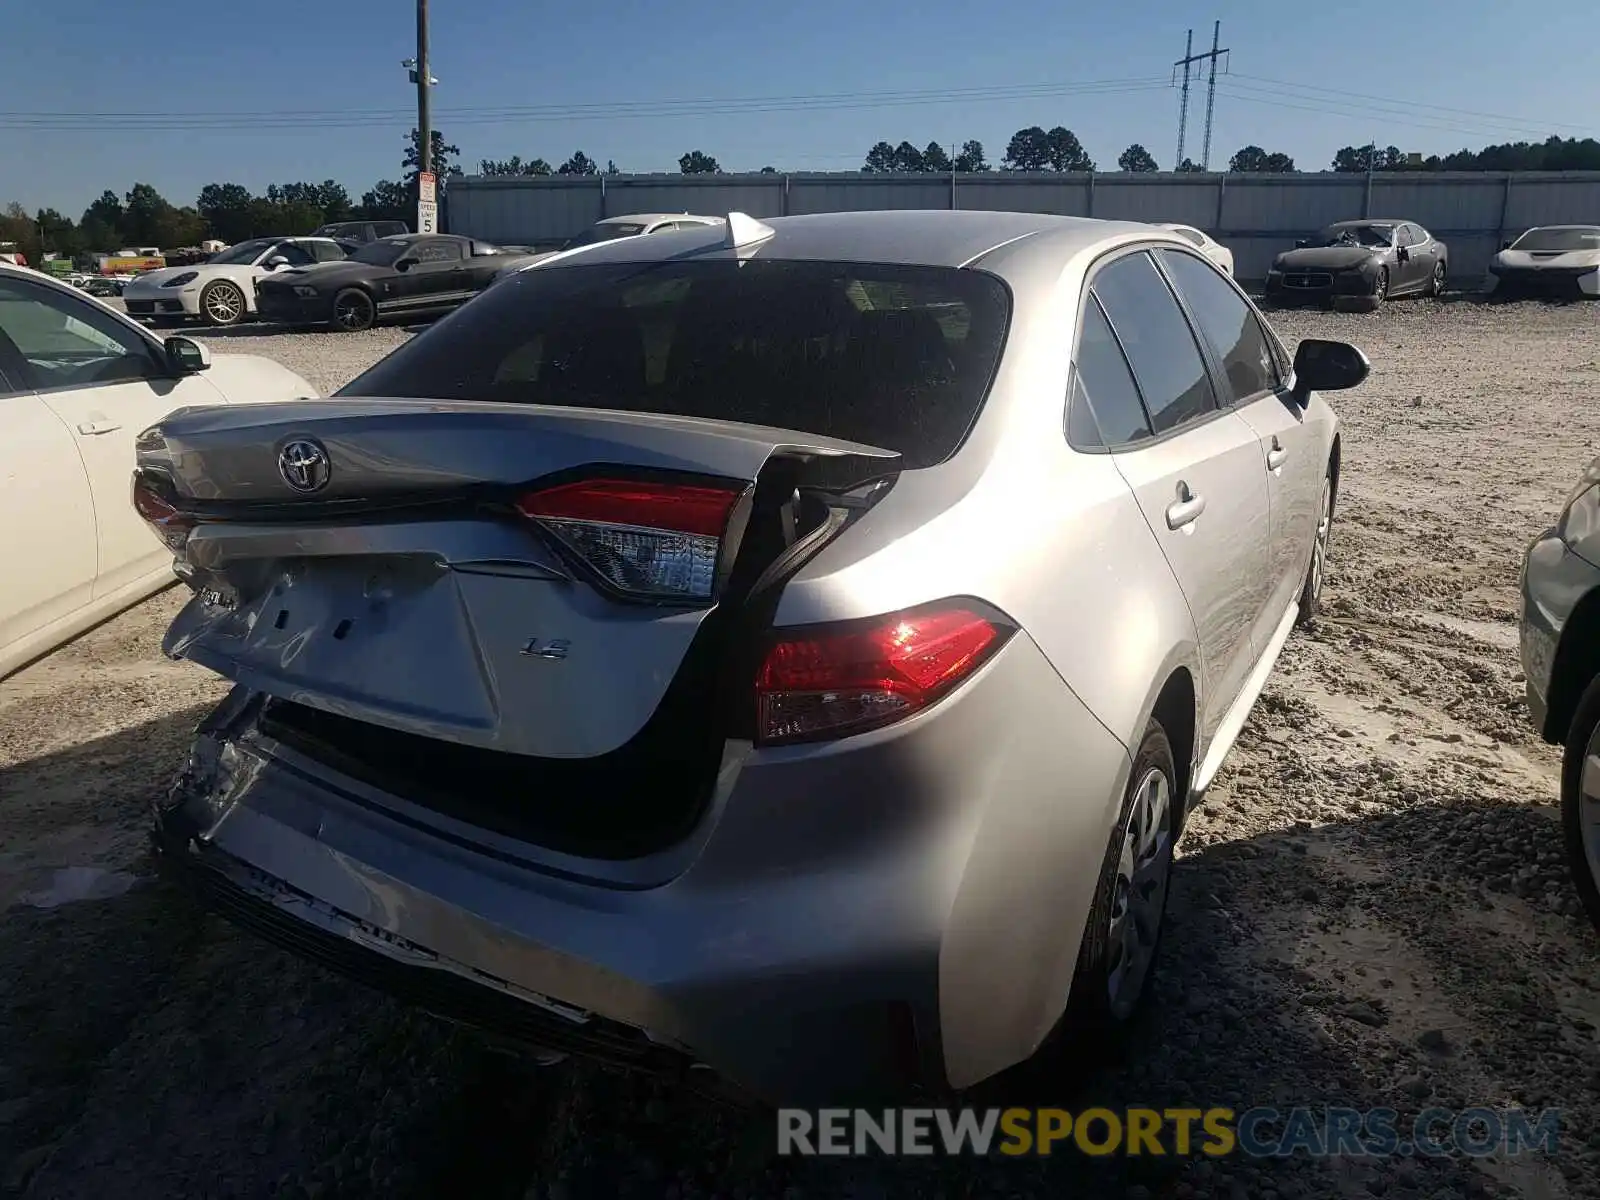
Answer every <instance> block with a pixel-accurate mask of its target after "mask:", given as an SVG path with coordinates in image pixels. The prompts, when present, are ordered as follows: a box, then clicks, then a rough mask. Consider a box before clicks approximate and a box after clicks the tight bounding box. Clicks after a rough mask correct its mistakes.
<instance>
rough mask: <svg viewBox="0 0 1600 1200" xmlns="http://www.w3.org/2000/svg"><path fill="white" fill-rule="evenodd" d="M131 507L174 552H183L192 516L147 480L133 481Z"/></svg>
mask: <svg viewBox="0 0 1600 1200" xmlns="http://www.w3.org/2000/svg"><path fill="white" fill-rule="evenodd" d="M133 507H134V510H135V511H136V512H138V514H139V515H140V516H141V517H143V518H144V519H145V521H146V523H148V524H149V526H150V528H151V529H154V530H155V531H156V536H157V537H159V538H160V539H161V540H162V541H163V542H165V543H166V544H167V548H168V549H169V550H171V551H172V552H173V553H174V554H181V553H182V552H183V547H184V543H186V542H187V541H188V540H189V534H190V532H191V531H192V530H193V529H194V526H195V521H194V518H193V517H190V516H186V515H185V514H183V513H181V512H179V511H178V510H177V509H176V508H174V507H172V505H171V504H169V503H167V501H166V500H165V499H164V498H163V497H162V496H161V494H160V493H159V492H157V491H156V490H155V488H154V487H152V486H151V484H150V483H149V481H148V480H144V479H137V478H136V479H135V480H134V481H133Z"/></svg>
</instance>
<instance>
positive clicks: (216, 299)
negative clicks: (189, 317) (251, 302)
mask: <svg viewBox="0 0 1600 1200" xmlns="http://www.w3.org/2000/svg"><path fill="white" fill-rule="evenodd" d="M246 311H247V309H246V306H245V298H244V292H243V291H241V290H240V288H239V285H238V284H236V283H233V282H231V281H229V280H226V279H213V280H212V281H211V282H210V283H208V284H206V286H205V287H204V288H202V289H201V291H200V319H201V320H202V321H204V322H205V323H206V324H207V325H211V326H213V327H215V328H218V329H225V328H227V327H228V326H229V325H237V324H238V323H239V322H240V321H242V320H244V317H245V313H246Z"/></svg>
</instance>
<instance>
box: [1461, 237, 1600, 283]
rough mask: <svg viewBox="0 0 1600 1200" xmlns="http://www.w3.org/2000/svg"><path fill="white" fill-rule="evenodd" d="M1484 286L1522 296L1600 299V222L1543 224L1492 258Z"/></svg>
mask: <svg viewBox="0 0 1600 1200" xmlns="http://www.w3.org/2000/svg"><path fill="white" fill-rule="evenodd" d="M1485 290H1486V291H1488V292H1490V293H1492V294H1494V295H1497V296H1499V297H1501V298H1504V299H1512V298H1515V297H1519V296H1538V295H1542V296H1561V297H1567V298H1573V299H1577V298H1582V299H1586V300H1593V299H1595V298H1596V297H1600V225H1540V226H1536V227H1535V228H1533V229H1530V230H1528V231H1527V232H1526V233H1524V234H1523V235H1522V236H1521V237H1519V238H1517V239H1516V240H1515V241H1511V242H1507V243H1506V244H1505V246H1504V247H1502V248H1501V250H1500V253H1498V254H1496V255H1495V256H1494V258H1493V259H1491V260H1490V262H1489V276H1488V279H1487V280H1485Z"/></svg>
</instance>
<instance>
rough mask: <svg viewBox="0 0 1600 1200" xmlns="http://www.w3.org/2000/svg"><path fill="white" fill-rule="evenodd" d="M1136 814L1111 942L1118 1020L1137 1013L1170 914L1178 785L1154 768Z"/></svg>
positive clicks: (1136, 796) (1115, 899)
mask: <svg viewBox="0 0 1600 1200" xmlns="http://www.w3.org/2000/svg"><path fill="white" fill-rule="evenodd" d="M1131 809H1132V810H1131V812H1130V813H1129V815H1128V827H1127V830H1126V831H1125V832H1124V834H1123V838H1122V854H1121V858H1120V860H1119V861H1118V863H1117V882H1116V890H1115V892H1114V893H1113V895H1112V899H1111V921H1110V930H1109V936H1108V937H1107V939H1106V945H1107V946H1108V947H1109V950H1110V960H1111V961H1110V963H1109V966H1108V969H1107V972H1106V987H1107V992H1108V995H1107V1000H1108V1001H1109V1003H1110V1008H1111V1012H1112V1015H1113V1016H1115V1017H1116V1018H1117V1019H1118V1020H1124V1019H1126V1018H1127V1016H1128V1015H1129V1014H1130V1013H1132V1012H1133V1009H1134V1007H1135V1005H1137V1004H1138V1001H1139V997H1140V995H1141V994H1142V993H1143V992H1144V987H1145V982H1146V980H1147V979H1148V978H1149V975H1150V967H1151V964H1152V963H1153V962H1154V961H1155V953H1156V943H1157V941H1158V939H1159V936H1160V933H1161V918H1162V914H1163V913H1164V912H1165V911H1166V899H1167V884H1168V882H1169V880H1170V877H1171V873H1172V782H1171V780H1170V779H1168V778H1167V773H1166V772H1165V771H1163V770H1161V769H1160V768H1158V767H1151V768H1150V769H1149V770H1147V771H1146V772H1145V773H1144V775H1143V776H1142V777H1141V778H1140V780H1139V785H1138V787H1137V788H1135V789H1134V793H1133V804H1132V806H1131Z"/></svg>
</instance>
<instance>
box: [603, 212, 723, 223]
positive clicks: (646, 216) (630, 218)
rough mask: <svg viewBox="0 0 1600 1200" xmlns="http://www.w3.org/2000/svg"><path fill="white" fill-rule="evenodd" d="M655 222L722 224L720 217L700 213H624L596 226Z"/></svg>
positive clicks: (604, 218)
mask: <svg viewBox="0 0 1600 1200" xmlns="http://www.w3.org/2000/svg"><path fill="white" fill-rule="evenodd" d="M657 221H704V222H705V223H706V224H708V225H720V224H722V218H721V217H707V216H703V215H701V214H700V213H686V212H678V213H659V212H657V213H624V214H622V215H621V216H616V217H602V218H601V219H600V220H598V221H596V222H595V224H596V225H654V224H655V223H656V222H657Z"/></svg>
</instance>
